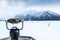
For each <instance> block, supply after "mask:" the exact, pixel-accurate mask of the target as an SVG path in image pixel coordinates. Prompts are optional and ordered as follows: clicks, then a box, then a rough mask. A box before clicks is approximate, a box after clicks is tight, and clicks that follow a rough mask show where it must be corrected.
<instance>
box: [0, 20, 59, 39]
mask: <svg viewBox="0 0 60 40" xmlns="http://www.w3.org/2000/svg"><path fill="white" fill-rule="evenodd" d="M20 32H21V33H20V35H21V36H31V37H33V38H35V39H36V40H60V21H25V22H24V28H23V30H21V31H20ZM6 37H9V31H8V30H7V29H6V27H5V22H0V39H1V38H6Z"/></svg>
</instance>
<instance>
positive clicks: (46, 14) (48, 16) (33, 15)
mask: <svg viewBox="0 0 60 40" xmlns="http://www.w3.org/2000/svg"><path fill="white" fill-rule="evenodd" d="M15 18H19V19H24V20H36V21H38V20H60V14H57V13H54V12H51V11H41V12H35V11H32V12H31V11H30V12H28V13H26V14H25V13H24V14H18V15H16V16H15Z"/></svg>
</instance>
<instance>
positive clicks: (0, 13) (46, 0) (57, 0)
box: [0, 0, 60, 18]
mask: <svg viewBox="0 0 60 40" xmlns="http://www.w3.org/2000/svg"><path fill="white" fill-rule="evenodd" d="M29 10H36V11H41V10H49V11H53V12H56V13H59V14H60V0H0V18H9V17H10V18H11V17H13V16H15V15H16V14H19V13H22V12H27V11H29Z"/></svg>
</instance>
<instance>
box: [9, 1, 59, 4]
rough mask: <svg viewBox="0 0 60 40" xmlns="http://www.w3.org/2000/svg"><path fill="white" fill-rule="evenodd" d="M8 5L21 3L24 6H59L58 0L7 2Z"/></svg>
mask: <svg viewBox="0 0 60 40" xmlns="http://www.w3.org/2000/svg"><path fill="white" fill-rule="evenodd" d="M8 2H10V3H12V2H13V3H15V4H16V3H19V2H22V3H24V4H25V5H49V4H60V0H8Z"/></svg>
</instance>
